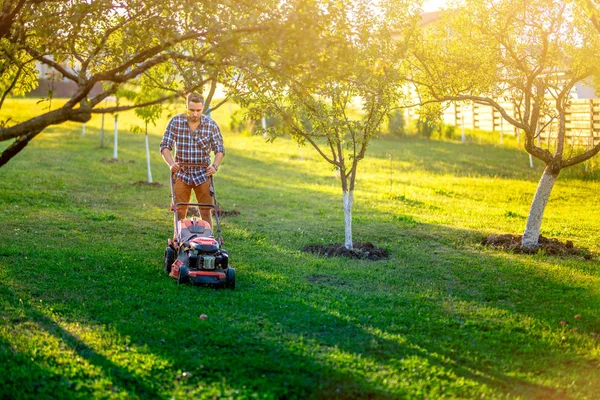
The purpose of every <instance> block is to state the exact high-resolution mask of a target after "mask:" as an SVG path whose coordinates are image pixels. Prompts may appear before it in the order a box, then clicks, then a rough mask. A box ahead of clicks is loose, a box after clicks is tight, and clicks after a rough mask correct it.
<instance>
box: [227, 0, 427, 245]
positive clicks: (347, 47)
mask: <svg viewBox="0 0 600 400" xmlns="http://www.w3.org/2000/svg"><path fill="white" fill-rule="evenodd" d="M322 7H323V8H322V11H323V15H325V16H326V20H325V21H324V23H322V24H320V25H318V26H315V27H314V28H313V31H312V32H311V34H312V35H313V36H314V37H313V39H312V40H313V41H317V42H319V44H320V50H319V51H318V52H317V53H315V54H313V58H312V59H309V60H308V61H307V62H306V63H304V64H298V65H296V68H294V69H291V70H289V71H287V72H288V73H287V74H285V75H282V74H280V73H278V74H273V71H272V70H270V69H267V68H260V69H253V70H242V71H240V74H241V76H243V80H244V86H243V89H244V90H243V91H242V92H241V93H240V94H239V95H238V96H237V97H236V98H237V99H238V100H239V101H240V102H241V103H242V104H243V105H244V106H245V107H247V108H248V110H249V117H250V118H251V119H254V120H257V119H259V118H260V117H261V116H263V115H270V116H275V117H276V123H275V125H274V126H273V127H270V128H267V129H266V133H267V134H268V135H269V136H270V138H271V139H274V138H275V137H276V136H278V135H282V134H289V135H290V136H291V137H292V138H293V139H294V140H296V141H297V142H298V143H299V144H300V145H305V144H308V145H310V146H312V147H313V148H314V149H315V150H316V151H317V152H318V154H319V155H320V156H321V157H322V158H323V159H324V160H326V161H327V162H328V163H329V164H331V165H332V167H333V168H335V169H336V170H338V171H339V177H340V185H341V189H342V195H343V209H344V223H345V239H344V246H345V247H346V248H348V249H351V248H352V247H353V241H352V207H353V202H354V188H355V182H356V175H357V166H358V163H359V162H360V161H361V160H362V159H364V157H365V154H366V151H367V148H368V146H369V144H370V142H371V140H372V139H373V138H374V137H375V136H376V134H377V133H378V132H379V129H380V127H381V125H382V121H383V120H384V118H385V117H386V116H387V115H388V113H389V112H390V110H391V109H392V107H393V106H394V105H395V104H397V103H398V101H399V99H400V96H401V93H402V91H401V90H400V85H401V83H402V82H403V79H402V78H403V65H402V60H403V54H404V52H405V51H406V48H407V46H408V45H409V43H410V41H411V38H412V36H411V32H412V31H413V30H414V29H415V27H416V26H417V21H418V19H417V18H416V17H415V14H412V13H411V12H415V11H416V9H411V8H410V7H409V3H406V2H402V1H397V2H389V3H387V4H386V6H385V7H384V6H380V7H375V6H374V5H373V4H372V2H370V1H354V2H352V3H324V4H323V5H322ZM394 37H396V38H397V39H396V40H394ZM286 48H287V49H288V51H289V54H287V55H286V56H289V57H295V55H294V53H295V52H297V51H298V48H297V43H294V42H293V43H292V46H287V47H286ZM279 51H282V50H281V49H280V50H279Z"/></svg>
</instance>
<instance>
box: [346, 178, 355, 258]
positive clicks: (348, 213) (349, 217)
mask: <svg viewBox="0 0 600 400" xmlns="http://www.w3.org/2000/svg"><path fill="white" fill-rule="evenodd" d="M352 203H354V191H353V190H350V191H348V190H347V191H344V226H345V233H346V235H345V239H344V247H346V248H347V249H351V248H352Z"/></svg>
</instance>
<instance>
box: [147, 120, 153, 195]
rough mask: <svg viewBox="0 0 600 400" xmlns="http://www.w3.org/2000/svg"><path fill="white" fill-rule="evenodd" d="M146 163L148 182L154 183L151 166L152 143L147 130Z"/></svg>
mask: <svg viewBox="0 0 600 400" xmlns="http://www.w3.org/2000/svg"><path fill="white" fill-rule="evenodd" d="M146 164H147V165H148V183H152V169H151V168H150V145H149V142H148V132H147V131H146Z"/></svg>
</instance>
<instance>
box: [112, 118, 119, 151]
mask: <svg viewBox="0 0 600 400" xmlns="http://www.w3.org/2000/svg"><path fill="white" fill-rule="evenodd" d="M118 121H119V115H118V114H115V134H114V147H113V158H114V159H115V160H116V159H117V158H118V156H119V122H118Z"/></svg>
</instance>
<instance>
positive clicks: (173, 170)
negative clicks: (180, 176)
mask: <svg viewBox="0 0 600 400" xmlns="http://www.w3.org/2000/svg"><path fill="white" fill-rule="evenodd" d="M169 168H170V169H171V173H172V174H176V173H177V172H179V170H180V169H181V166H180V165H179V164H177V163H173V164H172V165H171V166H170V167H169Z"/></svg>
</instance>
